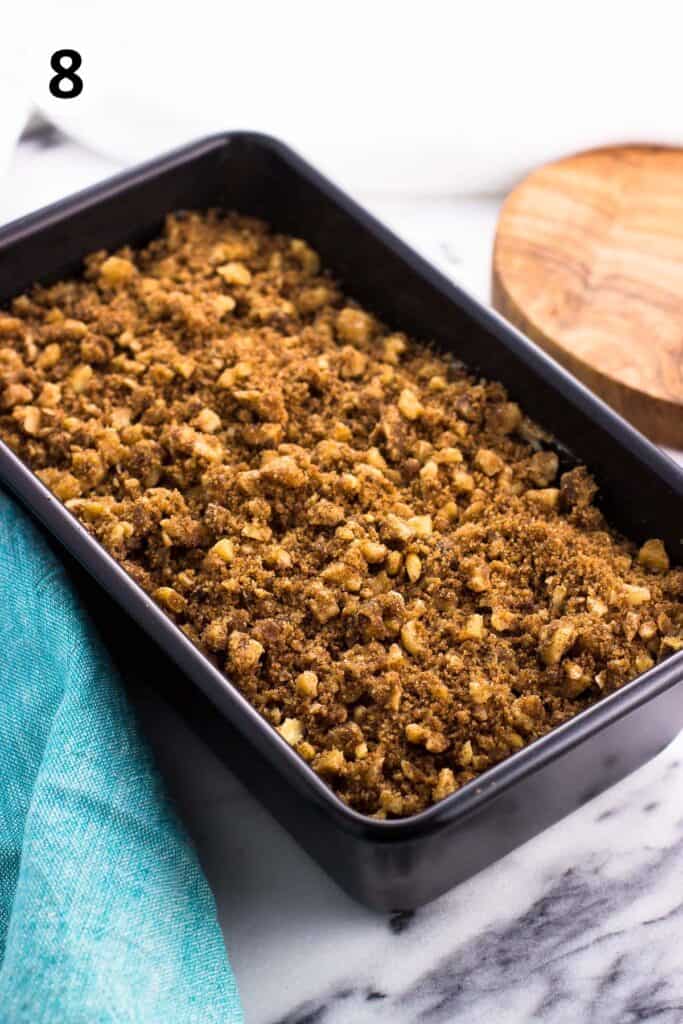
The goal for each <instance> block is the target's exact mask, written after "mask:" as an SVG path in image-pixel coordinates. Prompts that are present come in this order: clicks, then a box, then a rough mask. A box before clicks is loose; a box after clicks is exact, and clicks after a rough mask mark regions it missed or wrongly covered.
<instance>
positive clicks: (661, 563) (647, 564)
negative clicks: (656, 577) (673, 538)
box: [638, 539, 669, 572]
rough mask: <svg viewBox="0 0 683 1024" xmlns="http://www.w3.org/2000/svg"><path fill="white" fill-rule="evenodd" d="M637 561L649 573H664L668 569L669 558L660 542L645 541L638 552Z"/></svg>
mask: <svg viewBox="0 0 683 1024" xmlns="http://www.w3.org/2000/svg"><path fill="white" fill-rule="evenodd" d="M638 561H639V562H640V564H641V565H642V566H643V567H644V568H645V569H649V570H650V572H666V571H667V570H668V568H669V556H668V555H667V553H666V548H665V547H664V545H663V544H662V542H661V540H654V539H653V540H646V541H645V543H644V544H643V546H642V548H641V549H640V551H639V552H638Z"/></svg>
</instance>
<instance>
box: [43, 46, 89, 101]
mask: <svg viewBox="0 0 683 1024" xmlns="http://www.w3.org/2000/svg"><path fill="white" fill-rule="evenodd" d="M65 60H68V61H69V63H68V64H67V65H66V67H65V66H64V64H63V63H62V61H65ZM82 63H83V61H82V59H81V55H80V53H79V52H78V50H55V52H54V53H53V54H52V57H51V58H50V67H51V68H52V70H53V71H56V72H57V74H56V75H55V76H54V78H51V79H50V92H51V93H52V95H53V96H56V97H57V99H60V100H72V99H74V98H75V97H76V96H80V95H81V93H82V92H83V79H81V78H79V76H78V75H77V74H76V72H77V71H78V69H79V68H80V66H81V64H82ZM64 82H68V83H69V88H68V89H65V88H64V85H63V83H64Z"/></svg>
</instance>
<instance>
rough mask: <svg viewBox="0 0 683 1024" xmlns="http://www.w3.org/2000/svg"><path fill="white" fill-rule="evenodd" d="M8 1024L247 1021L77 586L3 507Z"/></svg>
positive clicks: (3, 874) (1, 855) (0, 784)
mask: <svg viewBox="0 0 683 1024" xmlns="http://www.w3.org/2000/svg"><path fill="white" fill-rule="evenodd" d="M0 645H1V647H0V1022H1V1024H24V1022H27V1024H29V1022H30V1024H100V1022H102V1024H105V1022H106V1024H109V1022H112V1024H114V1022H115V1024H128V1022H132V1021H134V1022H140V1024H147V1022H153V1024H157V1022H160V1021H165V1022H168V1024H186V1022H197V1024H200V1022H201V1024H212V1022H214V1021H215V1022H220V1024H228V1022H239V1021H242V1013H241V1009H240V1005H239V998H238V995H237V988H236V985H235V981H234V978H233V975H232V972H231V970H230V966H229V963H228V960H227V957H226V953H225V949H224V946H223V940H222V936H221V932H220V929H219V926H218V922H217V919H216V909H215V906H214V902H213V898H212V895H211V892H210V890H209V887H208V885H207V883H206V880H205V879H204V877H203V875H202V873H201V869H200V867H199V864H198V861H197V857H196V855H195V853H194V851H193V849H192V847H191V845H190V843H189V841H188V839H187V837H186V835H185V833H184V832H183V829H182V827H181V826H180V825H179V823H178V821H177V819H176V817H175V814H174V811H173V808H172V806H171V804H170V802H169V800H168V798H167V797H166V795H165V793H164V789H163V785H162V783H161V781H160V779H159V777H158V775H157V772H156V770H155V767H154V764H153V761H152V757H151V754H150V752H149V751H148V750H147V748H146V746H145V743H144V741H143V739H142V738H141V736H140V734H139V732H138V729H137V726H136V722H135V719H134V716H133V714H132V712H131V710H130V708H129V707H128V705H127V702H126V697H125V694H124V692H123V689H122V686H121V683H120V680H119V679H118V678H117V674H116V670H115V669H114V667H113V665H112V662H111V661H110V660H109V658H108V656H107V651H106V649H105V648H104V646H103V644H102V642H101V641H100V640H99V639H98V637H97V635H96V634H95V631H94V629H93V626H92V624H91V622H90V621H89V619H88V616H87V614H86V612H85V611H84V609H83V607H82V606H81V605H80V604H79V599H78V597H77V595H76V594H75V592H74V590H73V588H72V586H71V584H70V582H69V578H68V576H67V574H66V572H65V570H64V568H63V567H62V565H61V564H60V562H59V559H58V558H57V557H56V556H55V554H54V553H53V552H52V551H51V550H50V548H49V546H48V545H47V544H46V542H45V541H44V539H43V537H42V536H41V534H40V533H39V531H38V530H37V528H36V527H35V526H34V525H33V524H32V523H31V522H30V521H29V519H28V518H27V516H26V515H25V513H23V512H22V511H20V509H19V508H18V506H17V505H16V504H15V503H14V502H13V501H12V500H11V499H10V498H8V497H7V496H6V495H5V494H3V493H1V492H0Z"/></svg>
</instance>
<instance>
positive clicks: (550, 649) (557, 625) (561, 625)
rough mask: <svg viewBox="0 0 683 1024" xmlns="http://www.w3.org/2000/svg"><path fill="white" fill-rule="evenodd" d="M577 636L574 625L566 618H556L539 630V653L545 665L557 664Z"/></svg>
mask: <svg viewBox="0 0 683 1024" xmlns="http://www.w3.org/2000/svg"><path fill="white" fill-rule="evenodd" d="M576 637H577V631H576V626H575V625H574V623H573V622H570V621H568V620H562V619H560V620H558V621H557V622H551V623H549V624H548V625H547V626H544V627H543V629H542V630H541V643H540V645H539V653H540V655H541V658H542V660H543V661H544V662H545V664H546V665H557V664H558V662H559V661H560V660H561V659H562V657H563V656H564V655H565V654H566V653H567V651H568V650H569V648H570V647H571V646H572V644H573V643H574V641H575V640H576Z"/></svg>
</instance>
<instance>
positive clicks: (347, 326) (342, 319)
mask: <svg viewBox="0 0 683 1024" xmlns="http://www.w3.org/2000/svg"><path fill="white" fill-rule="evenodd" d="M336 326H337V334H338V335H339V337H340V338H341V339H342V340H343V341H348V342H350V343H351V344H352V345H358V344H361V345H362V344H363V343H364V342H366V341H369V340H370V331H371V326H372V320H371V318H370V317H369V316H368V314H367V313H363V312H362V310H360V309H352V308H351V307H350V306H347V307H346V309H342V311H341V313H340V314H339V316H338V317H337V325H336Z"/></svg>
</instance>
